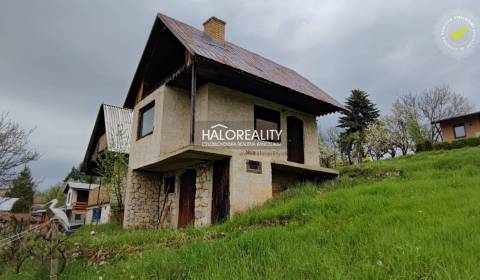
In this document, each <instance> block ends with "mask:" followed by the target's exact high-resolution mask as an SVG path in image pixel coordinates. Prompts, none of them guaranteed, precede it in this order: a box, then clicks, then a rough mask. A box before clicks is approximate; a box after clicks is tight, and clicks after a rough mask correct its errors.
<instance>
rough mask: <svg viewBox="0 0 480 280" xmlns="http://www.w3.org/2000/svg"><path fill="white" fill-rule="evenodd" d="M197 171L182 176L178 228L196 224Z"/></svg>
mask: <svg viewBox="0 0 480 280" xmlns="http://www.w3.org/2000/svg"><path fill="white" fill-rule="evenodd" d="M196 178H197V171H196V170H195V169H190V170H187V171H185V172H184V173H183V174H182V175H181V176H180V203H179V214H178V228H183V227H186V226H188V225H193V224H194V223H195V191H196V187H195V181H196Z"/></svg>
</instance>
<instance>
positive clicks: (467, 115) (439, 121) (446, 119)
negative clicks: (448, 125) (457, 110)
mask: <svg viewBox="0 0 480 280" xmlns="http://www.w3.org/2000/svg"><path fill="white" fill-rule="evenodd" d="M475 116H480V111H479V112H474V113H470V114H466V115H460V116H455V117H450V118H445V119H440V120H436V121H434V122H432V124H434V123H441V122H446V121H452V120H455V119H462V118H469V117H475Z"/></svg>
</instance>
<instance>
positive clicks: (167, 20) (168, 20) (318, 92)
mask: <svg viewBox="0 0 480 280" xmlns="http://www.w3.org/2000/svg"><path fill="white" fill-rule="evenodd" d="M157 17H158V18H159V19H160V20H161V21H162V22H163V23H164V24H165V25H166V26H167V28H168V29H169V30H170V31H171V32H172V33H173V34H174V36H175V37H176V38H177V39H178V40H179V41H180V42H181V43H182V44H183V45H184V46H185V48H187V50H189V51H190V52H191V53H193V54H197V55H199V56H203V57H206V58H210V59H212V58H211V57H209V56H208V55H207V56H205V54H202V53H198V51H197V50H194V48H195V45H193V47H192V45H191V42H187V41H186V40H185V39H184V38H182V35H179V34H176V30H177V29H178V27H177V26H175V25H183V26H184V27H187V28H189V29H191V30H193V31H195V32H198V34H201V35H204V34H205V32H203V31H201V30H200V29H198V28H196V27H194V26H192V25H190V24H187V23H184V22H182V21H180V20H177V19H175V18H172V17H170V16H168V15H165V14H162V13H157ZM172 25H174V26H172ZM205 35H206V34H205ZM207 37H208V38H210V37H209V36H207ZM229 46H230V48H231V49H232V50H235V49H236V50H240V51H241V52H245V53H246V54H249V55H251V56H253V57H252V59H253V60H256V59H259V60H263V61H264V62H265V64H270V65H272V66H273V67H274V68H276V70H278V71H284V72H285V73H290V74H291V75H294V76H296V78H300V79H302V80H303V81H304V82H305V84H304V85H303V86H301V85H300V86H298V87H296V88H295V87H291V86H288V85H285V83H282V82H281V81H279V80H275V79H271V77H273V76H271V75H270V76H271V77H270V78H266V77H262V76H260V75H258V74H255V73H252V72H250V74H252V75H255V76H257V77H260V78H263V79H266V80H269V81H270V82H273V83H275V84H278V85H280V86H284V87H288V88H290V89H292V90H294V91H297V92H300V93H303V94H307V95H311V94H313V95H315V96H316V98H317V99H320V100H322V101H324V102H327V103H330V104H331V105H334V106H336V107H338V108H344V107H343V105H342V104H341V103H340V102H338V101H337V100H336V99H335V98H333V97H332V96H330V95H329V94H328V93H326V92H325V91H324V90H322V89H321V88H319V87H318V86H317V85H316V84H315V83H313V82H311V81H310V80H309V79H307V78H306V77H304V76H303V75H302V74H300V73H299V72H297V71H296V70H294V69H292V68H290V67H287V66H284V65H282V64H280V63H278V62H275V61H273V60H272V59H270V58H267V57H265V56H264V55H261V54H259V53H256V52H253V51H250V50H248V49H246V48H244V47H241V46H238V45H236V44H234V43H232V42H229V41H227V40H225V47H224V48H223V49H224V50H225V52H228V51H229V50H228V47H229ZM245 63H247V64H248V62H245ZM229 66H231V67H233V68H236V69H239V70H242V71H246V72H249V71H248V70H245V69H242V67H239V66H234V65H229ZM253 67H254V68H255V69H256V71H258V72H261V73H265V74H267V75H269V74H271V73H269V72H266V71H265V70H264V69H262V68H259V67H256V66H253ZM287 71H288V72H287ZM301 88H303V90H302V89H301ZM308 88H310V89H308ZM307 92H309V93H307Z"/></svg>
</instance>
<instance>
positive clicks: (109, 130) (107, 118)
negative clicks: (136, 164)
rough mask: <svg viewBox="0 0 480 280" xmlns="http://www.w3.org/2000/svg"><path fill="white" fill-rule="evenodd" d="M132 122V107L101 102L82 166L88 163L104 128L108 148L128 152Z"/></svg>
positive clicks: (113, 150) (118, 151)
mask: <svg viewBox="0 0 480 280" xmlns="http://www.w3.org/2000/svg"><path fill="white" fill-rule="evenodd" d="M132 123H133V111H132V110H131V109H128V108H121V107H117V106H113V105H108V104H101V105H100V109H99V110H98V115H97V119H96V120H95V125H94V127H93V131H92V135H91V136H90V141H89V143H88V146H87V150H86V152H85V157H84V160H83V163H84V164H82V167H85V166H86V164H88V161H89V159H90V156H91V155H92V153H93V152H94V150H95V145H96V143H97V141H98V139H99V137H101V136H102V135H100V134H101V133H100V131H101V130H103V129H104V130H105V135H106V138H107V149H108V150H109V151H112V152H117V153H126V154H128V151H129V149H130V141H131V139H130V138H131V135H132Z"/></svg>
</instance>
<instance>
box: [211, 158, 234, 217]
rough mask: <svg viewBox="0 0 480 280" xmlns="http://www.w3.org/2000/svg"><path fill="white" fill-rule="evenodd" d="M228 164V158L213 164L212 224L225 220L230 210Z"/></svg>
mask: <svg viewBox="0 0 480 280" xmlns="http://www.w3.org/2000/svg"><path fill="white" fill-rule="evenodd" d="M229 166H230V159H226V160H221V161H216V162H214V164H213V193H212V224H216V223H221V222H223V221H225V220H226V219H227V218H228V214H229V212H230V199H229V197H230V191H229V189H230V188H229V173H230V171H229Z"/></svg>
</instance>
